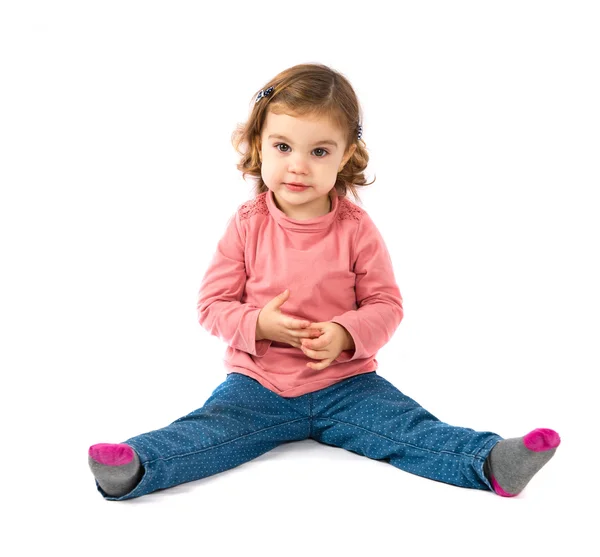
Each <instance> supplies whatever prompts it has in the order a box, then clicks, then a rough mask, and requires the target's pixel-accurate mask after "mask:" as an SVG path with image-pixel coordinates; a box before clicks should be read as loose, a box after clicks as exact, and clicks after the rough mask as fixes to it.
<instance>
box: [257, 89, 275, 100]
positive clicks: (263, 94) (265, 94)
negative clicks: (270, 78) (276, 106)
mask: <svg viewBox="0 0 600 557" xmlns="http://www.w3.org/2000/svg"><path fill="white" fill-rule="evenodd" d="M272 92H273V87H269V88H268V89H263V90H262V91H261V92H260V93H259V94H258V96H257V97H256V102H258V101H260V99H262V98H263V97H268V96H269V95H270V94H271V93H272Z"/></svg>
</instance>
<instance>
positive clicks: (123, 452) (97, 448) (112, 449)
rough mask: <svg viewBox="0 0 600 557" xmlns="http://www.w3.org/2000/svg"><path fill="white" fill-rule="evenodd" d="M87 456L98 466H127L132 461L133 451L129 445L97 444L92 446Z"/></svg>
mask: <svg viewBox="0 0 600 557" xmlns="http://www.w3.org/2000/svg"><path fill="white" fill-rule="evenodd" d="M88 454H89V455H90V456H91V457H92V458H93V459H94V460H95V461H96V462H99V463H100V464H104V465H106V466H122V465H123V464H129V463H130V462H131V461H132V460H133V454H134V453H133V449H132V448H131V447H130V446H129V445H125V444H124V443H120V444H118V445H114V444H111V443H99V444H97V445H92V446H91V447H90V450H89V451H88Z"/></svg>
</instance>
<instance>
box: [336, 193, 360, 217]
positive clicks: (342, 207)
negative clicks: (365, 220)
mask: <svg viewBox="0 0 600 557" xmlns="http://www.w3.org/2000/svg"><path fill="white" fill-rule="evenodd" d="M338 202H339V207H338V214H337V220H347V219H352V220H355V221H357V222H360V220H361V219H362V216H363V215H364V213H365V210H364V209H361V208H360V207H359V206H358V205H355V204H354V203H352V202H351V201H350V200H348V199H347V198H346V197H340V198H339V199H338Z"/></svg>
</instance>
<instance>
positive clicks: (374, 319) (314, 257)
mask: <svg viewBox="0 0 600 557" xmlns="http://www.w3.org/2000/svg"><path fill="white" fill-rule="evenodd" d="M330 198H331V201H332V207H331V211H330V212H329V213H327V214H326V215H323V216H320V217H316V218H312V219H308V220H295V219H292V218H290V217H288V216H287V215H286V214H285V213H284V212H283V211H281V210H280V209H279V208H278V207H277V205H276V204H275V200H274V198H273V192H272V191H270V190H269V191H267V192H264V193H262V194H259V195H258V196H257V197H255V198H254V199H253V200H251V201H248V202H246V203H243V204H242V205H240V206H239V207H238V209H237V211H236V212H235V214H234V215H233V216H232V217H231V218H230V220H229V222H228V223H227V226H226V230H225V233H224V234H223V236H222V237H221V239H220V240H219V243H218V245H217V249H216V252H215V254H214V256H213V258H212V261H211V263H210V264H209V266H208V269H207V270H206V273H205V275H204V278H203V279H202V284H201V286H200V291H199V294H198V320H199V322H200V324H201V325H202V326H203V327H204V328H205V329H207V330H208V331H209V332H210V333H211V334H212V335H215V336H218V337H219V338H221V339H222V340H224V341H225V342H226V343H227V344H228V347H227V350H226V353H225V358H224V362H225V367H226V369H227V370H228V373H231V372H237V373H242V374H244V375H247V376H249V377H252V378H254V379H256V380H257V381H258V382H259V383H260V384H261V385H263V386H264V387H266V388H267V389H270V390H272V391H274V392H275V393H277V394H278V395H280V396H283V397H296V396H300V395H303V394H306V393H310V392H312V391H316V390H318V389H323V388H325V387H328V386H329V385H332V384H334V383H337V382H338V381H341V380H343V379H346V378H348V377H352V376H354V375H358V374H360V373H367V372H370V371H374V370H376V369H377V368H378V364H377V360H376V359H375V356H376V355H377V352H378V350H379V349H380V348H381V347H382V346H383V345H385V344H386V343H387V342H388V341H389V340H390V338H391V337H392V335H393V334H394V332H395V330H396V329H397V328H398V325H399V324H400V321H401V320H402V316H403V310H402V297H401V295H400V290H399V288H398V286H397V284H396V280H395V276H394V271H393V267H392V261H391V258H390V255H389V253H388V250H387V248H386V245H385V243H384V240H383V238H382V236H381V234H380V233H379V231H378V229H377V228H376V226H375V224H374V223H373V221H372V220H371V218H370V217H369V215H368V214H367V213H366V211H365V210H364V209H362V208H361V207H358V206H357V205H356V204H354V203H353V202H352V201H350V200H349V199H347V198H346V197H339V196H338V195H337V191H336V190H335V188H333V189H332V190H331V192H330ZM286 289H289V291H290V295H289V297H288V299H287V301H286V302H285V303H284V304H283V305H282V306H281V307H280V310H281V311H282V312H283V313H284V314H287V315H291V316H293V317H296V318H298V319H306V320H308V321H310V322H313V323H317V322H325V321H333V322H335V323H338V324H340V325H342V326H343V327H344V328H345V329H346V330H347V331H348V332H349V333H350V335H351V336H352V339H353V340H354V346H355V348H354V349H353V350H344V351H342V353H341V354H340V355H339V356H338V357H337V358H336V359H335V360H334V361H333V362H332V363H331V364H330V365H329V366H328V367H326V368H325V369H323V370H314V369H311V368H309V367H306V364H307V363H308V362H311V361H315V360H313V359H311V358H309V357H308V356H306V355H305V354H304V352H302V350H300V349H299V348H295V347H293V346H291V345H289V344H285V343H280V342H276V341H272V340H268V339H263V340H258V341H257V340H256V322H257V319H258V314H259V312H260V310H261V309H262V308H263V307H264V305H265V304H266V303H268V302H269V301H271V300H272V299H273V298H274V297H275V296H277V295H278V294H281V293H282V292H283V291H284V290H286Z"/></svg>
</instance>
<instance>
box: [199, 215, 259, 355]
mask: <svg viewBox="0 0 600 557" xmlns="http://www.w3.org/2000/svg"><path fill="white" fill-rule="evenodd" d="M245 284H246V268H245V263H244V237H243V231H242V228H241V225H240V221H239V213H238V212H237V211H236V213H235V215H233V217H231V219H230V220H229V222H228V223H227V227H226V230H225V233H224V235H223V237H222V238H221V239H220V240H219V243H218V245H217V249H216V251H215V254H214V255H213V258H212V261H211V262H210V264H209V266H208V268H207V270H206V272H205V274H204V278H203V279H202V283H201V286H200V290H199V292H198V302H197V310H198V321H199V322H200V325H202V327H204V328H205V329H206V330H207V331H208V332H209V333H210V334H211V335H214V336H217V337H219V338H220V339H222V340H223V341H225V342H226V343H227V344H228V345H229V346H232V347H233V348H236V349H238V350H243V351H244V352H248V353H249V354H252V355H255V356H262V355H264V354H265V352H266V351H267V349H268V348H269V346H270V344H271V341H270V340H266V339H261V338H260V337H258V338H257V337H256V333H257V320H258V314H259V313H260V310H261V308H259V307H255V306H252V305H251V304H243V303H242V302H241V301H240V300H241V299H242V295H243V293H244V288H245Z"/></svg>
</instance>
